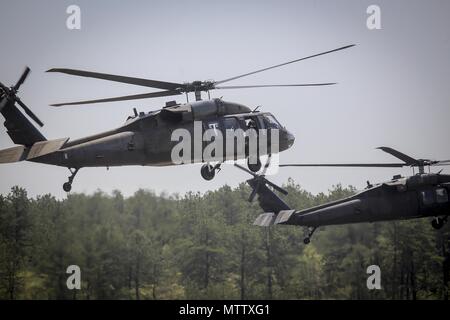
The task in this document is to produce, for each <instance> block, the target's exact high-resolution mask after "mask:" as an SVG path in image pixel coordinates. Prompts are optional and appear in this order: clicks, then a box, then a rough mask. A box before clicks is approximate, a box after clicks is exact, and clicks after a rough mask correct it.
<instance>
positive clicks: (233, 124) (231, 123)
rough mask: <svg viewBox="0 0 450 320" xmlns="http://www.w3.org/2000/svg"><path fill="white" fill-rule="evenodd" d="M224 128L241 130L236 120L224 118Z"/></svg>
mask: <svg viewBox="0 0 450 320" xmlns="http://www.w3.org/2000/svg"><path fill="white" fill-rule="evenodd" d="M223 128H224V129H225V130H236V129H239V123H238V121H237V119H236V118H224V119H223Z"/></svg>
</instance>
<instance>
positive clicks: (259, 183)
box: [248, 178, 261, 202]
mask: <svg viewBox="0 0 450 320" xmlns="http://www.w3.org/2000/svg"><path fill="white" fill-rule="evenodd" d="M256 179H258V178H256ZM260 185H261V179H258V181H257V182H256V186H255V187H254V188H253V190H252V193H251V194H250V197H248V202H253V199H255V196H256V194H257V193H258V191H259V186H260Z"/></svg>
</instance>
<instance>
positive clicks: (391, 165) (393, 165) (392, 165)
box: [280, 163, 409, 168]
mask: <svg viewBox="0 0 450 320" xmlns="http://www.w3.org/2000/svg"><path fill="white" fill-rule="evenodd" d="M408 165H409V164H406V163H292V164H280V167H363V168H372V167H373V168H401V167H404V166H408Z"/></svg>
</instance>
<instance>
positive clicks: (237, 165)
mask: <svg viewBox="0 0 450 320" xmlns="http://www.w3.org/2000/svg"><path fill="white" fill-rule="evenodd" d="M234 166H235V167H238V168H239V169H241V170H243V171H245V172H247V173H248V174H250V175H252V176H254V177H258V175H257V174H256V173H254V172H252V171H250V170H248V169H247V168H244V167H243V166H241V165H239V164H237V163H235V164H234Z"/></svg>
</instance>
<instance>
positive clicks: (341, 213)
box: [235, 147, 450, 244]
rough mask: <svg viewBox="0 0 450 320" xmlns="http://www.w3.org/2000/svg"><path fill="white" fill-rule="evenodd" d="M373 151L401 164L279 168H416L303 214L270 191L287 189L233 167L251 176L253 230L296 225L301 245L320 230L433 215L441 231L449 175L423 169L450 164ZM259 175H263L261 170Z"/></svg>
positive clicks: (448, 205)
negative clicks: (257, 211)
mask: <svg viewBox="0 0 450 320" xmlns="http://www.w3.org/2000/svg"><path fill="white" fill-rule="evenodd" d="M378 149H380V150H382V151H384V152H387V153H389V154H391V155H393V156H395V157H397V158H399V159H400V160H402V161H403V162H402V163H348V164H345V163H334V164H333V163H328V164H327V163H322V164H280V167H378V168H399V167H405V166H408V167H411V168H413V169H414V168H416V167H417V168H418V169H419V171H418V173H416V174H414V175H412V176H408V177H402V176H401V175H395V176H394V177H393V178H392V179H391V180H389V181H386V182H383V183H379V184H371V183H370V182H367V186H366V188H365V189H364V190H362V191H360V192H358V193H356V194H355V195H352V196H350V197H347V198H344V199H340V200H337V201H333V202H329V203H326V204H322V205H319V206H315V207H311V208H307V209H304V210H295V209H293V208H291V207H290V206H289V205H288V204H286V202H284V201H283V200H282V199H281V198H280V197H279V196H278V195H277V194H276V193H275V192H274V191H272V190H271V189H270V188H269V187H272V188H273V189H274V190H275V191H278V192H280V193H282V194H284V195H287V191H286V190H285V189H283V188H281V187H279V186H277V185H276V184H274V183H272V182H270V181H269V180H267V179H266V178H265V176H264V174H261V175H258V174H256V173H254V172H251V171H249V170H247V169H246V168H244V167H242V166H240V165H238V164H235V165H236V166H237V167H239V168H240V169H242V170H244V171H246V172H248V173H250V174H251V175H253V178H252V179H250V180H248V181H247V183H248V184H249V185H250V187H251V188H252V193H251V194H250V197H249V201H250V202H252V201H253V199H254V198H255V196H256V195H258V201H259V205H260V207H261V208H262V209H263V210H264V211H265V213H262V214H260V215H259V216H258V217H257V218H256V220H255V222H254V224H255V225H258V226H265V227H268V226H272V225H297V226H302V227H304V228H305V238H304V240H303V242H304V243H305V244H308V243H310V239H311V237H312V235H313V233H314V231H315V230H316V229H317V228H318V227H321V226H328V225H341V224H350V223H361V222H376V221H392V220H406V219H416V218H424V217H434V219H432V220H431V225H432V227H433V228H434V229H441V228H442V227H443V226H444V225H445V224H446V223H447V220H448V216H449V215H450V200H449V194H450V175H448V174H441V172H438V173H431V172H430V171H429V173H425V167H431V166H447V165H450V160H429V159H414V158H412V157H410V156H408V155H406V154H404V153H402V152H399V151H397V150H395V149H392V148H389V147H379V148H378ZM263 173H264V171H263Z"/></svg>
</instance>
